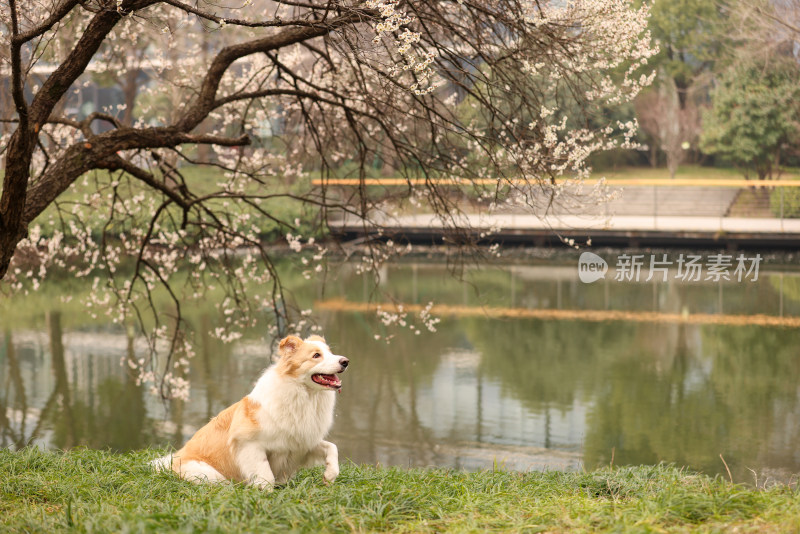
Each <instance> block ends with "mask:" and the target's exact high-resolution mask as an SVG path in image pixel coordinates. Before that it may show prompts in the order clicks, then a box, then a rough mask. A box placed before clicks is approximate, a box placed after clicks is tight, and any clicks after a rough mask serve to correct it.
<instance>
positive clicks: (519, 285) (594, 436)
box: [0, 253, 800, 482]
mask: <svg viewBox="0 0 800 534" xmlns="http://www.w3.org/2000/svg"><path fill="white" fill-rule="evenodd" d="M670 254H671V255H673V253H670ZM674 255H675V256H676V258H677V253H675V254H674ZM577 257H578V255H577V253H576V254H575V256H574V258H572V257H571V256H569V257H566V258H562V259H561V260H559V261H557V262H555V261H545V260H525V261H517V262H514V263H509V264H507V265H504V266H501V267H500V268H496V269H487V270H481V271H469V272H468V273H467V275H466V281H463V282H462V281H459V280H456V279H454V278H452V277H451V276H450V274H449V272H448V269H447V266H446V265H444V264H441V263H437V262H435V261H432V260H431V261H418V262H405V263H398V264H393V265H390V266H388V267H387V268H386V269H385V271H384V273H383V277H382V279H383V286H382V287H381V289H382V290H383V291H385V292H387V293H389V294H391V295H393V296H394V297H395V298H397V299H398V300H399V301H401V302H405V303H408V304H413V303H419V304H423V305H424V304H426V303H427V302H428V301H431V300H432V301H435V302H437V303H442V304H447V305H449V306H450V308H449V310H448V313H447V314H446V315H443V316H442V321H441V323H439V324H438V325H437V330H438V331H437V333H435V334H430V333H427V332H424V333H423V334H422V335H415V334H414V333H413V332H412V331H410V330H408V329H401V330H399V331H384V330H383V326H382V325H381V324H380V323H379V321H377V320H376V318H375V314H374V313H373V312H369V311H363V310H362V309H361V308H362V306H360V304H359V303H362V302H364V301H366V300H369V299H370V296H371V295H372V296H373V298H375V297H374V294H373V291H372V288H371V287H370V286H369V285H367V284H366V283H365V282H364V280H363V279H362V278H360V277H358V276H356V275H355V274H354V270H353V268H352V267H351V266H349V265H344V266H339V267H336V270H337V273H336V275H335V276H333V277H332V280H333V281H329V282H328V284H327V285H326V286H325V287H324V290H323V287H321V286H306V287H302V288H298V290H297V291H298V295H299V296H300V299H301V300H303V299H305V300H307V301H308V303H309V304H310V303H311V302H312V301H313V302H314V306H315V311H316V314H317V317H318V319H319V322H320V324H322V325H323V327H324V331H325V333H326V336H327V338H328V341H329V342H330V343H331V345H332V346H333V349H334V351H335V352H336V353H338V354H344V355H347V356H348V357H349V358H350V359H351V361H352V365H351V366H350V368H349V369H348V371H347V373H346V374H345V375H343V380H344V388H343V391H342V393H341V395H339V397H338V404H337V416H336V423H335V425H334V429H333V432H332V435H331V439H332V440H333V441H334V442H336V443H337V444H338V445H339V450H340V454H341V455H342V456H343V457H347V458H350V459H352V460H353V461H355V462H358V463H362V462H365V463H381V464H384V465H402V466H412V465H413V466H430V465H439V466H449V467H457V468H465V469H481V468H487V467H492V466H493V465H494V464H495V463H497V464H501V465H505V466H506V467H507V468H513V469H543V468H551V469H579V468H582V467H586V468H591V467H594V466H597V465H601V464H608V463H610V462H611V461H612V457H613V462H614V463H615V464H617V465H619V464H639V463H648V464H649V463H656V462H660V461H665V462H673V463H675V464H678V465H685V466H689V467H691V468H694V469H698V470H702V471H704V472H707V473H711V474H714V473H724V466H723V465H722V462H721V460H720V454H722V455H723V456H724V458H725V460H726V461H727V463H728V465H729V466H730V468H731V470H732V472H733V476H734V479H735V480H737V481H743V482H746V481H752V480H753V478H752V474H751V473H750V472H749V471H748V469H753V470H755V471H756V472H758V473H759V479H760V480H762V479H763V477H765V476H769V477H772V478H775V479H780V480H788V479H790V478H791V477H792V476H793V475H794V474H795V473H800V447H798V444H799V443H800V441H798V440H800V335H798V333H799V332H798V328H797V326H796V325H797V324H798V322H797V319H798V318H800V276H798V271H797V267H798V266H797V265H779V264H777V262H772V263H770V261H769V260H767V261H765V262H764V263H762V264H761V266H760V272H759V279H758V280H757V281H755V282H751V281H742V282H731V281H722V282H712V281H705V282H680V281H676V280H675V279H674V274H675V273H674V272H670V281H668V282H649V283H645V282H638V283H637V282H618V281H615V280H614V279H613V266H612V271H611V272H610V273H609V274H608V275H607V277H606V280H600V281H598V282H595V283H593V284H584V283H582V282H581V281H580V280H579V279H578V269H577ZM644 278H645V277H644V276H643V277H642V279H644ZM59 290H60V289H59V287H56V288H52V287H51V288H50V289H49V290H48V291H49V292H50V293H47V294H46V295H45V296H43V297H37V299H38V300H35V299H34V300H33V301H31V300H30V299H29V300H28V301H27V305H26V304H25V301H23V300H17V301H13V302H11V303H9V302H6V303H5V305H4V307H2V308H0V310H2V311H1V312H0V313H3V314H4V317H2V322H0V325H1V326H0V442H2V445H3V446H6V447H9V446H10V447H19V446H22V445H24V444H28V443H35V444H38V445H40V446H45V447H53V448H68V447H72V446H76V445H86V446H89V447H96V448H111V449H115V450H129V449H137V448H142V447H146V446H149V445H155V446H164V445H168V444H169V445H173V446H179V445H180V444H181V443H182V442H183V441H185V440H186V439H187V438H188V437H189V436H191V434H192V433H193V432H194V431H195V430H196V429H197V428H198V427H199V426H202V425H203V424H204V423H205V422H206V421H207V420H208V419H209V418H210V417H211V416H213V415H214V414H216V413H217V412H218V411H219V410H221V409H222V408H224V407H225V406H227V405H229V404H231V403H233V402H235V401H236V400H238V399H240V398H241V397H242V396H243V395H245V394H246V393H247V392H248V391H249V389H250V387H251V386H252V384H253V382H254V380H255V378H256V377H257V376H258V373H259V372H260V370H261V369H263V368H264V367H265V366H266V365H267V363H268V358H269V356H268V351H267V350H266V348H265V346H264V342H263V341H262V340H260V339H258V337H257V336H253V337H251V338H249V339H248V338H246V339H245V340H244V341H242V342H240V343H237V344H233V345H222V344H220V343H218V342H216V341H213V340H210V339H207V338H206V339H201V340H200V342H199V345H200V346H199V350H198V353H197V356H196V357H195V359H194V361H193V366H192V370H191V375H190V379H191V381H192V384H193V387H192V392H191V398H190V400H189V401H188V402H185V403H184V402H172V403H171V404H170V405H169V406H168V407H165V405H164V404H162V403H161V401H160V400H158V399H156V398H154V397H152V396H150V395H149V394H147V393H146V392H144V391H143V389H142V388H140V387H137V386H136V384H135V382H134V381H133V380H132V379H131V377H129V376H127V375H126V372H125V370H124V368H123V367H122V366H121V365H120V361H121V359H122V358H124V357H127V356H128V355H129V354H131V352H133V353H135V352H136V350H137V349H136V341H135V339H131V338H130V337H129V336H130V334H129V333H128V332H126V331H125V330H123V329H119V328H118V327H114V326H112V325H105V324H102V323H98V322H97V320H93V319H91V318H90V317H89V316H85V315H83V314H81V313H76V312H75V311H74V310H76V309H79V308H77V307H76V306H75V305H74V304H72V305H71V306H72V307H66V306H67V305H64V304H60V299H58V298H56V297H57V296H58V295H57V293H58V291H59ZM61 290H62V291H63V292H67V289H61ZM379 300H381V299H380V298H379ZM31 302H32V303H31ZM11 310H14V311H13V313H12V311H11ZM212 310H213V303H209V308H208V311H203V310H199V311H197V315H196V317H194V318H193V319H192V320H193V322H194V323H195V325H196V326H197V327H198V331H200V332H205V331H208V330H210V329H211V327H212V326H213V324H214V320H215V318H214V315H213V311H212ZM587 312H592V313H587ZM620 312H624V313H620ZM696 314H702V315H701V316H699V317H698V318H697V319H695V318H694V317H695V316H696ZM764 316H766V317H764ZM687 317H688V319H687ZM770 322H771V323H774V324H765V323H770ZM716 323H720V324H716ZM376 332H377V333H379V334H381V335H384V336H386V335H393V336H394V337H393V338H392V339H391V343H389V344H387V343H386V342H385V341H383V340H379V341H376V340H375V339H374V335H375V333H376ZM167 408H168V409H167Z"/></svg>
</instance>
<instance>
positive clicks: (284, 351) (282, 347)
mask: <svg viewBox="0 0 800 534" xmlns="http://www.w3.org/2000/svg"><path fill="white" fill-rule="evenodd" d="M302 343H303V340H302V339H300V338H299V337H297V336H286V337H285V338H283V339H281V342H280V344H279V345H278V352H280V353H281V356H286V355H288V354H291V353H293V352H294V351H296V350H297V347H299V346H300V345H301V344H302Z"/></svg>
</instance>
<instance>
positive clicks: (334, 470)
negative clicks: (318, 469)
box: [322, 464, 339, 486]
mask: <svg viewBox="0 0 800 534" xmlns="http://www.w3.org/2000/svg"><path fill="white" fill-rule="evenodd" d="M338 476H339V465H338V464H328V466H327V467H326V468H325V473H323V474H322V481H323V483H324V484H325V485H326V486H327V485H328V484H330V483H331V482H333V481H334V480H336V477H338Z"/></svg>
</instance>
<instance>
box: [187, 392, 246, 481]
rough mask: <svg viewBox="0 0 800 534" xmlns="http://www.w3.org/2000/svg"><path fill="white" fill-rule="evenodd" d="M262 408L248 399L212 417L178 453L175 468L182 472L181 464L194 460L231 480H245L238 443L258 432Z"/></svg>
mask: <svg viewBox="0 0 800 534" xmlns="http://www.w3.org/2000/svg"><path fill="white" fill-rule="evenodd" d="M260 407H261V405H260V404H259V403H258V402H256V401H254V400H252V399H250V398H248V397H244V398H243V399H242V400H240V401H239V402H237V403H235V404H232V405H231V406H228V407H227V408H225V409H224V410H222V412H220V414H219V415H217V416H216V417H212V418H211V420H210V421H209V422H208V423H206V424H205V426H203V427H202V428H201V429H200V430H198V431H197V432H196V433H195V435H194V436H193V437H192V439H190V440H189V441H188V442H187V443H186V445H184V446H183V448H182V449H181V450H179V451H178V452H176V453H175V455H174V458H173V462H172V469H173V471H175V472H176V473H179V474H180V472H181V468H180V466H181V464H182V463H187V462H190V461H192V460H196V461H199V462H205V463H207V464H208V465H210V466H211V467H213V468H214V469H216V470H217V471H219V472H220V473H222V475H223V476H224V477H225V478H227V479H229V480H243V479H244V477H243V476H242V473H241V472H240V471H239V468H238V467H237V466H236V462H235V460H234V457H235V456H234V455H235V453H236V448H235V444H236V442H238V441H240V440H243V439H248V438H252V436H254V435H256V434H257V433H258V422H257V420H256V413H257V412H258V409H259V408H260Z"/></svg>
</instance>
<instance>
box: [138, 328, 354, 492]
mask: <svg viewBox="0 0 800 534" xmlns="http://www.w3.org/2000/svg"><path fill="white" fill-rule="evenodd" d="M278 352H279V353H280V358H279V359H278V361H277V362H276V363H275V364H274V365H272V366H270V367H269V368H268V369H267V370H266V371H264V374H262V375H261V377H260V378H259V379H258V381H257V382H256V384H255V386H254V387H253V390H252V391H251V392H250V394H249V395H247V396H246V397H244V398H243V399H242V400H240V401H239V402H237V403H235V404H233V405H232V406H229V407H228V408H226V409H224V410H223V411H222V412H220V414H219V415H218V416H216V417H214V418H212V419H211V420H210V421H209V422H208V423H206V425H204V426H203V427H202V428H200V430H198V431H197V432H196V433H195V434H194V436H192V438H191V439H189V441H188V442H187V443H186V445H184V446H183V448H181V449H180V450H179V451H178V452H176V453H175V454H174V455H171V456H166V457H163V458H158V459H156V460H153V462H151V463H152V464H153V465H154V466H155V467H156V468H157V469H161V468H166V469H168V468H169V466H171V468H172V470H173V471H175V472H177V473H178V474H179V475H180V476H182V477H184V478H186V479H187V480H192V481H193V482H200V481H204V480H207V481H216V482H218V481H222V480H236V481H244V482H246V483H248V484H254V485H257V486H258V487H261V488H265V489H271V488H272V487H274V486H275V484H276V483H277V484H283V483H285V482H286V481H287V480H289V478H290V477H291V476H292V474H293V473H294V472H296V471H297V469H299V468H301V467H303V466H312V465H319V464H320V463H321V464H323V465H325V471H324V472H323V480H324V481H325V482H326V483H329V482H332V481H333V480H335V479H336V477H337V476H338V474H339V460H338V449H337V448H336V445H334V444H333V443H330V442H327V441H325V440H324V439H323V438H324V437H325V434H327V432H328V431H329V430H330V428H331V425H332V424H333V409H334V403H335V399H336V395H335V394H334V391H332V389H338V388H339V387H341V381H340V380H338V379H335V378H331V377H332V376H334V375H335V374H339V373H342V372H344V370H345V369H346V368H347V365H348V363H349V360H348V359H347V358H344V357H343V356H337V355H335V354H333V353H332V352H331V350H330V347H328V345H327V343H325V339H324V338H322V337H320V336H311V337H309V338H307V339H306V340H305V341H304V340H302V339H300V338H299V337H297V336H288V337H286V338H284V339H283V340H281V342H280V344H279V350H278ZM317 376H322V377H323V378H315V377H317Z"/></svg>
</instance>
